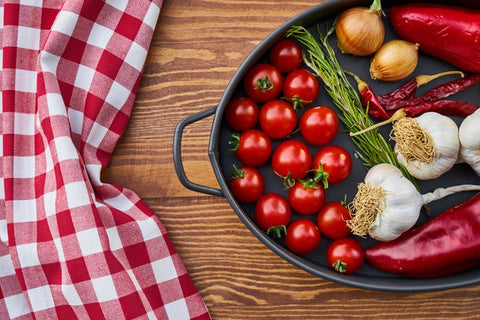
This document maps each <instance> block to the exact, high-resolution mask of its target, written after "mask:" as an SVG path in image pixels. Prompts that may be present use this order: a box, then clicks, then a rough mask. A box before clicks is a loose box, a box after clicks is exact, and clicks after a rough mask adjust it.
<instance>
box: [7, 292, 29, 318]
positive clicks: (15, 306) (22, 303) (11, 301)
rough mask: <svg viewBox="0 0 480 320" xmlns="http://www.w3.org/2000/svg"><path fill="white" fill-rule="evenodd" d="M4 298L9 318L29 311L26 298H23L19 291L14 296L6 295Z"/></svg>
mask: <svg viewBox="0 0 480 320" xmlns="http://www.w3.org/2000/svg"><path fill="white" fill-rule="evenodd" d="M4 299H5V305H6V306H7V310H8V315H9V316H10V319H15V318H17V317H20V316H23V315H24V314H27V313H30V308H29V307H28V304H27V299H25V296H24V295H23V293H19V294H16V295H14V296H7V297H5V298H4Z"/></svg>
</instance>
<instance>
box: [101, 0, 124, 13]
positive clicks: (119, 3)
mask: <svg viewBox="0 0 480 320" xmlns="http://www.w3.org/2000/svg"><path fill="white" fill-rule="evenodd" d="M105 2H106V3H108V4H109V5H111V6H112V7H114V8H115V9H117V10H119V11H125V8H126V7H127V4H128V0H107V1H105Z"/></svg>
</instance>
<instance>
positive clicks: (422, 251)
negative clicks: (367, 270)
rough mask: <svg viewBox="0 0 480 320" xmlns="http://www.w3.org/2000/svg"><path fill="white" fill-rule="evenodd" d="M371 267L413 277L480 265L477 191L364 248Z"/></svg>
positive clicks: (449, 273) (431, 276) (447, 273)
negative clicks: (421, 220)
mask: <svg viewBox="0 0 480 320" xmlns="http://www.w3.org/2000/svg"><path fill="white" fill-rule="evenodd" d="M366 259H367V261H369V262H370V264H371V265H373V266H374V267H376V268H378V269H380V270H383V271H386V272H390V273H395V274H401V275H404V276H407V277H413V278H435V277H441V276H446V275H451V274H454V273H458V272H461V271H465V270H468V269H471V268H473V267H476V266H479V265H480V193H479V194H477V195H475V196H474V197H472V198H471V199H469V200H467V201H465V202H463V203H461V204H459V205H457V206H454V207H452V208H450V209H448V210H446V211H444V212H443V213H441V214H440V215H438V216H437V217H435V218H433V219H431V220H429V221H427V222H425V223H424V224H422V225H420V226H419V227H417V228H413V229H411V230H409V231H407V232H405V233H404V234H402V235H401V236H400V237H399V238H397V239H395V240H393V241H389V242H383V243H379V244H377V245H375V246H373V247H371V248H368V249H367V250H366Z"/></svg>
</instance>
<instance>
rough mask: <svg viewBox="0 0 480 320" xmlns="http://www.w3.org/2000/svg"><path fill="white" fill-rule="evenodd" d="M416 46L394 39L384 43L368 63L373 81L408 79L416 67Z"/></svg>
mask: <svg viewBox="0 0 480 320" xmlns="http://www.w3.org/2000/svg"><path fill="white" fill-rule="evenodd" d="M417 63H418V44H415V43H411V42H408V41H405V40H400V39H395V40H391V41H388V42H387V43H385V44H384V45H383V46H382V47H381V48H380V50H378V51H377V52H376V53H375V55H374V56H373V58H372V60H371V62H370V77H371V78H372V79H373V80H382V81H397V80H401V79H404V78H406V77H408V76H409V75H410V74H412V72H413V71H414V70H415V68H416V67H417Z"/></svg>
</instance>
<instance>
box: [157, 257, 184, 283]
mask: <svg viewBox="0 0 480 320" xmlns="http://www.w3.org/2000/svg"><path fill="white" fill-rule="evenodd" d="M152 269H153V274H154V275H155V280H157V283H162V282H165V281H168V280H172V279H175V278H177V277H178V276H177V271H176V269H175V265H174V264H173V261H172V258H171V257H165V258H163V259H160V260H157V261H153V262H152Z"/></svg>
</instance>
